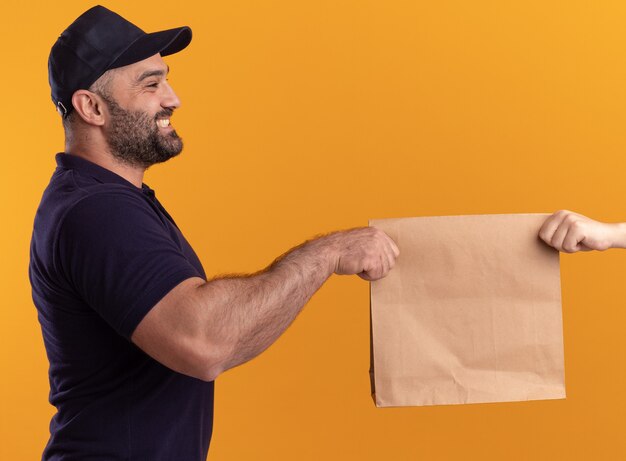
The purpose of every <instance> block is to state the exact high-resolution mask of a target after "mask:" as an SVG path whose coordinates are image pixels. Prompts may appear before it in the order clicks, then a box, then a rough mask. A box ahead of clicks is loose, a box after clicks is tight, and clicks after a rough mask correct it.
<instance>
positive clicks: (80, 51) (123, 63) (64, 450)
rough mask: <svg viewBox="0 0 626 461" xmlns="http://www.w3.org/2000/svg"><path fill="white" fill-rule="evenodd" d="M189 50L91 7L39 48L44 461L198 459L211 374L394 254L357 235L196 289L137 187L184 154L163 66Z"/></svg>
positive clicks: (178, 38) (329, 238)
mask: <svg viewBox="0 0 626 461" xmlns="http://www.w3.org/2000/svg"><path fill="white" fill-rule="evenodd" d="M190 41H191V30H190V29H189V28H188V27H180V28H177V29H170V30H166V31H161V32H156V33H152V34H146V33H145V32H143V31H142V30H141V29H139V28H137V27H136V26H134V25H133V24H131V23H130V22H128V21H127V20H125V19H124V18H122V17H121V16H119V15H117V14H116V13H113V12H112V11H110V10H108V9H106V8H103V7H101V6H96V7H94V8H91V9H90V10H88V11H87V12H85V13H84V14H82V15H81V16H80V17H79V18H77V19H76V20H75V21H74V22H73V23H72V24H71V25H70V26H69V27H68V28H67V29H66V30H65V31H64V32H63V33H62V34H61V36H60V37H59V38H58V40H57V42H56V43H55V45H54V46H53V47H52V50H51V52H50V57H49V81H50V86H51V90H52V101H53V103H54V105H55V107H56V108H57V110H58V111H59V113H60V114H61V115H62V117H63V126H64V128H65V134H66V142H65V152H63V153H58V154H57V155H56V162H57V168H56V170H55V171H54V173H53V175H52V178H51V180H50V183H49V184H48V186H47V188H46V190H45V191H44V194H43V197H42V200H41V203H40V206H39V208H38V210H37V214H36V217H35V222H34V229H33V235H32V240H31V261H30V266H29V277H30V280H31V284H32V292H33V300H34V303H35V305H36V307H37V310H38V317H39V321H40V323H41V328H42V334H43V338H44V344H45V347H46V353H47V355H48V359H49V361H50V369H49V378H50V402H51V404H53V405H54V406H56V408H57V413H56V414H55V415H54V417H53V418H52V421H51V422H50V439H49V441H48V444H47V446H46V448H45V450H44V453H43V459H45V460H60V459H80V460H90V459H106V460H114V459H125V460H151V461H157V460H186V461H187V460H204V459H205V458H206V455H207V451H208V447H209V442H210V438H211V432H212V422H213V381H214V380H215V378H216V377H217V376H219V375H220V374H221V373H222V372H224V371H225V370H227V369H229V368H232V367H235V366H237V365H239V364H241V363H244V362H246V361H248V360H250V359H252V358H253V357H255V356H256V355H258V354H260V353H261V352H262V351H264V350H265V349H266V348H267V347H269V346H270V345H271V344H272V343H273V342H274V341H275V340H276V339H277V338H278V337H279V336H280V335H281V334H282V333H283V332H284V331H285V329H286V328H287V327H288V326H289V324H290V323H291V322H292V321H293V320H294V318H295V317H296V315H297V314H298V312H299V311H300V310H301V309H302V307H303V306H304V304H305V303H306V302H307V301H308V300H309V298H310V297H311V296H312V295H313V294H314V293H315V292H316V290H317V289H318V288H319V287H320V286H321V285H322V284H323V283H324V282H325V281H326V280H327V279H328V278H329V277H330V276H331V275H332V274H333V273H336V274H358V275H359V276H360V277H361V278H363V279H365V280H377V279H380V278H382V277H384V276H386V275H387V273H388V272H389V270H390V269H391V268H393V266H394V262H395V259H396V257H397V256H398V255H399V251H398V248H397V246H396V244H395V243H394V242H393V241H392V240H391V239H390V238H389V237H388V236H387V235H386V234H384V233H383V232H382V231H379V230H377V229H375V228H367V227H366V228H356V229H350V230H346V231H340V232H334V233H331V234H328V235H325V236H322V237H319V238H316V239H313V240H309V241H307V242H304V243H303V244H301V245H299V246H297V247H295V248H293V249H292V250H290V251H288V252H287V253H285V254H283V255H282V256H280V257H279V258H277V259H276V260H275V261H274V262H273V263H272V264H271V265H270V266H269V267H267V268H266V269H264V270H262V271H259V272H257V273H255V274H251V275H249V276H235V277H224V278H218V279H213V280H209V281H207V277H206V275H205V273H204V270H203V268H202V265H201V263H200V260H199V259H198V257H197V256H196V254H195V253H194V251H193V249H192V248H191V246H190V245H189V243H188V242H187V241H186V240H185V238H184V236H183V234H182V233H181V231H180V230H179V229H178V227H177V226H176V223H175V222H174V220H173V219H172V217H171V216H170V215H169V214H168V213H167V211H166V210H165V209H164V208H163V206H162V205H161V204H160V202H159V201H158V200H157V198H156V195H155V193H154V191H153V190H152V189H151V188H150V187H148V186H147V185H146V184H144V183H143V175H144V172H145V170H146V169H147V168H148V167H149V166H151V165H153V164H156V163H160V162H164V161H166V160H168V159H169V158H171V157H174V156H176V155H178V154H179V153H180V152H181V150H182V146H183V143H182V140H181V138H180V137H179V136H178V134H177V133H176V131H175V130H174V128H173V125H172V123H171V116H172V115H173V113H174V111H175V110H176V109H177V108H178V107H179V106H180V101H179V99H178V97H177V96H176V94H175V93H174V91H173V89H172V88H171V87H170V85H169V84H168V82H167V79H166V76H167V72H168V66H167V65H166V64H165V62H164V61H163V58H162V57H163V56H166V55H169V54H172V53H176V52H178V51H181V50H182V49H184V48H185V47H186V46H187V45H188V44H189V43H190Z"/></svg>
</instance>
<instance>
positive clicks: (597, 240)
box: [539, 210, 626, 253]
mask: <svg viewBox="0 0 626 461" xmlns="http://www.w3.org/2000/svg"><path fill="white" fill-rule="evenodd" d="M539 237H540V238H541V239H542V240H543V241H544V242H546V243H547V244H548V245H550V246H552V247H554V248H556V249H557V250H559V251H563V252H565V253H574V252H576V251H590V250H599V251H603V250H606V249H609V248H625V247H626V232H625V229H624V224H623V223H603V222H599V221H594V220H593V219H590V218H587V217H586V216H583V215H581V214H578V213H574V212H573V211H568V210H560V211H557V212H556V213H554V214H552V215H551V216H550V217H548V219H546V221H545V222H544V223H543V226H541V229H540V230H539Z"/></svg>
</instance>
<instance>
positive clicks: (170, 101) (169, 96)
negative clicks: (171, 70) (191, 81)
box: [161, 80, 180, 109]
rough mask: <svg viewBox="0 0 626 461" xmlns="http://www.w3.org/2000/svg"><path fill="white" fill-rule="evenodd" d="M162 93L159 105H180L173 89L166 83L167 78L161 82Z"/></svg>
mask: <svg viewBox="0 0 626 461" xmlns="http://www.w3.org/2000/svg"><path fill="white" fill-rule="evenodd" d="M163 87H164V94H163V101H162V102H161V106H163V107H167V108H171V109H178V108H179V107H180V99H178V96H176V93H175V92H174V89H173V88H172V87H171V86H170V84H169V83H167V80H166V81H164V82H163Z"/></svg>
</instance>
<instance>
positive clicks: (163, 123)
mask: <svg viewBox="0 0 626 461" xmlns="http://www.w3.org/2000/svg"><path fill="white" fill-rule="evenodd" d="M157 125H159V126H160V127H161V128H165V127H168V126H170V119H169V118H160V119H158V120H157Z"/></svg>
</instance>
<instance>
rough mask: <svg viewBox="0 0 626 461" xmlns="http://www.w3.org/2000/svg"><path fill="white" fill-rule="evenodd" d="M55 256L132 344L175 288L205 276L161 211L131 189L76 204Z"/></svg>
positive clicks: (65, 221) (91, 302) (63, 226)
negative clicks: (140, 327) (141, 325)
mask: <svg viewBox="0 0 626 461" xmlns="http://www.w3.org/2000/svg"><path fill="white" fill-rule="evenodd" d="M55 254H56V257H57V264H56V265H57V267H58V270H60V271H61V273H62V274H63V276H64V278H66V279H67V281H68V283H69V284H70V286H71V287H72V288H73V289H74V290H75V291H76V292H77V294H78V295H79V296H80V297H81V298H82V299H83V300H84V301H85V303H86V304H87V305H88V306H89V307H91V308H92V309H93V310H95V311H96V312H97V313H98V314H99V315H100V316H101V317H102V318H103V319H104V320H105V321H106V322H107V323H108V324H109V325H110V326H111V327H112V328H113V329H114V330H115V331H116V332H117V333H118V334H120V335H122V336H123V337H125V338H126V339H128V340H130V337H131V335H132V333H133V331H134V330H135V328H136V326H137V325H138V324H139V322H140V321H141V320H142V319H143V317H144V316H145V315H146V314H147V313H148V312H149V311H150V309H151V308H152V307H153V306H154V305H155V304H156V303H157V302H158V301H159V300H160V299H161V298H163V297H164V296H165V295H166V294H167V293H168V292H169V291H170V290H171V289H172V288H174V287H175V286H176V285H178V284H179V283H180V282H182V281H183V280H185V279H187V278H190V277H200V276H201V275H200V274H199V273H198V271H197V270H196V268H195V267H194V266H193V265H192V264H191V263H190V262H189V261H188V260H187V259H186V257H185V255H184V253H183V250H182V248H180V244H179V243H178V242H177V241H176V239H175V238H174V237H173V235H172V234H171V230H170V229H169V227H168V226H167V224H166V223H165V222H163V221H162V220H161V217H160V215H159V213H158V212H157V211H156V210H155V209H154V208H152V206H151V205H150V204H149V203H148V202H147V200H146V199H145V198H144V197H142V196H141V195H139V194H136V193H133V192H131V191H115V192H109V191H107V192H99V193H94V194H91V195H89V196H87V197H85V198H82V199H81V200H80V201H78V202H77V203H76V204H75V205H73V206H72V207H71V208H70V209H69V211H68V212H67V213H66V215H65V217H64V218H63V220H62V221H61V223H60V226H59V230H58V238H57V245H56V251H55Z"/></svg>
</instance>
